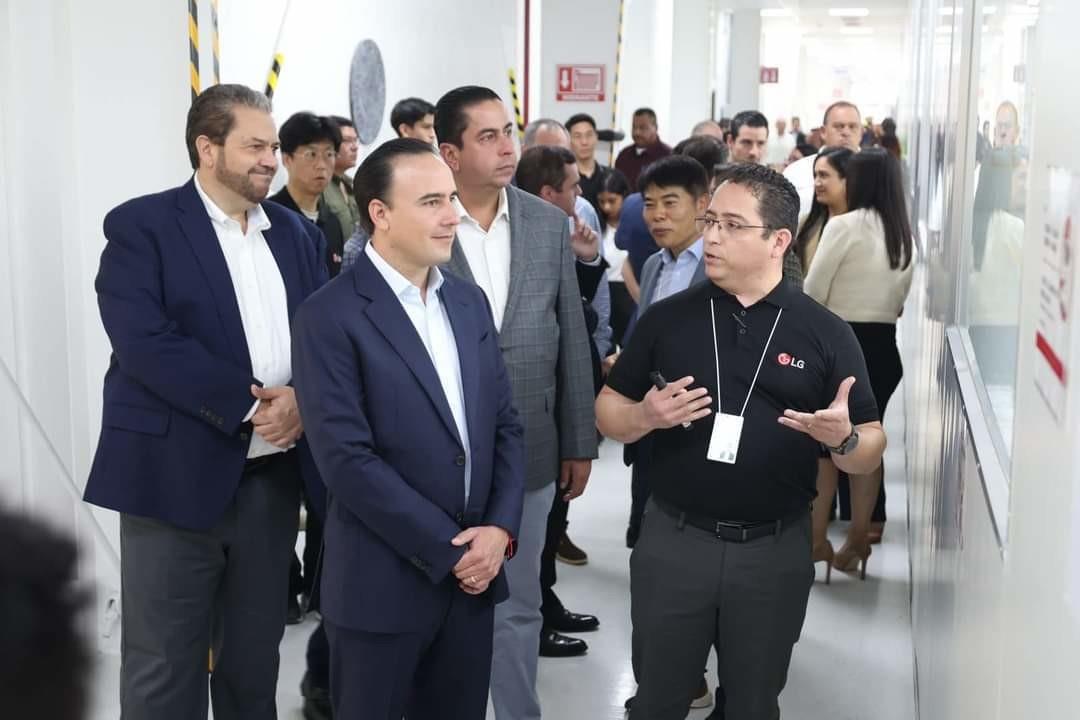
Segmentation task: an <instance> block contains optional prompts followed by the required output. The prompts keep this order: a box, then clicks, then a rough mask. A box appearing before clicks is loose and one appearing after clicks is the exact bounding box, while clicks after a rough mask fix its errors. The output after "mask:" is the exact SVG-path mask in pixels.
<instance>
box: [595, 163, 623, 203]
mask: <svg viewBox="0 0 1080 720" xmlns="http://www.w3.org/2000/svg"><path fill="white" fill-rule="evenodd" d="M600 192H602V193H615V194H616V195H622V196H623V197H626V196H627V195H629V194H630V181H629V180H627V179H626V176H625V175H623V174H622V172H621V171H620V170H619V169H618V168H611V172H609V173H608V174H607V177H605V178H604V184H603V185H602V186H601V187H600Z"/></svg>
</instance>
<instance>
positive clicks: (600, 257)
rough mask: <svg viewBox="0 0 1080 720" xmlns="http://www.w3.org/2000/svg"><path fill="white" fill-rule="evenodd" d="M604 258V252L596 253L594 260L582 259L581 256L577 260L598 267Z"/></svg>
mask: <svg viewBox="0 0 1080 720" xmlns="http://www.w3.org/2000/svg"><path fill="white" fill-rule="evenodd" d="M603 259H604V256H603V255H602V254H600V253H596V257H594V258H593V259H592V260H582V259H581V258H577V261H578V262H579V263H581V264H582V265H589V266H591V267H596V266H597V265H599V264H600V262H601V261H602V260H603Z"/></svg>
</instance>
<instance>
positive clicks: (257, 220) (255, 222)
mask: <svg viewBox="0 0 1080 720" xmlns="http://www.w3.org/2000/svg"><path fill="white" fill-rule="evenodd" d="M194 179H195V192H197V193H199V199H200V200H202V204H203V207H205V208H206V214H207V215H209V216H210V221H211V222H213V223H215V224H217V225H227V224H228V223H233V224H236V225H238V224H239V223H237V222H236V221H235V220H233V219H232V218H231V217H229V216H228V215H227V214H225V211H224V210H222V209H221V208H220V207H218V204H217V203H215V202H214V201H213V200H211V199H210V196H209V195H207V194H206V191H205V190H203V188H202V185H201V184H200V183H199V175H198V173H196V174H195V176H194ZM269 229H270V218H269V217H267V215H266V211H265V210H263V207H262V205H261V204H259V205H256V206H255V207H253V208H251V209H250V210H248V212H247V230H248V232H249V233H251V232H254V231H256V230H269Z"/></svg>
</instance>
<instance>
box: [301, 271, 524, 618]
mask: <svg viewBox="0 0 1080 720" xmlns="http://www.w3.org/2000/svg"><path fill="white" fill-rule="evenodd" d="M444 275H445V282H444V283H443V286H442V288H441V289H440V290H439V297H440V299H441V302H442V304H443V307H445V309H446V313H447V316H448V317H449V318H450V324H451V326H452V328H453V331H454V338H455V340H456V342H457V350H458V356H459V359H460V363H461V376H462V377H461V380H462V387H463V390H464V395H465V414H466V422H467V423H468V429H469V444H470V448H471V451H472V484H471V491H470V494H469V505H468V507H465V455H464V450H463V446H462V444H461V440H460V438H459V436H458V432H457V427H456V425H455V424H454V418H453V416H452V415H451V413H450V407H449V405H448V404H447V402H446V396H445V395H444V393H443V390H442V385H441V384H440V383H439V378H438V376H437V375H436V372H435V366H434V365H433V364H432V362H431V359H430V357H429V356H428V354H427V350H426V349H425V348H424V345H423V343H422V342H421V340H420V336H419V335H418V334H417V332H416V329H415V328H414V327H413V324H412V322H411V321H410V320H409V317H408V315H407V314H406V313H405V310H404V309H403V308H402V307H401V303H400V301H399V300H398V298H397V297H396V296H395V295H394V293H393V291H392V290H391V289H390V286H389V285H388V284H387V283H386V281H385V280H384V279H383V277H382V275H380V274H379V271H378V270H377V269H376V268H375V266H374V265H373V264H372V262H371V260H370V259H369V258H368V257H367V255H365V254H363V253H361V255H360V257H359V258H358V259H357V261H356V262H355V263H354V264H353V266H352V267H350V268H349V269H348V270H345V271H343V272H342V273H341V274H340V275H338V276H337V277H336V278H335V279H333V280H331V281H330V282H329V283H328V284H327V285H326V287H324V288H323V289H322V290H320V291H319V292H317V293H315V294H314V295H313V296H312V297H311V298H309V299H308V301H307V302H305V303H304V304H303V305H302V306H301V307H300V310H299V311H298V312H297V314H296V322H295V327H294V330H293V378H294V381H295V385H296V393H297V397H298V398H299V402H300V414H301V415H302V416H303V418H304V428H305V433H306V435H307V438H308V441H309V442H310V443H311V449H312V453H313V454H314V456H315V461H316V463H317V465H318V467H319V472H320V474H321V476H322V478H323V480H324V482H325V483H326V486H327V489H328V490H329V494H330V501H329V503H330V504H329V507H328V511H327V518H326V527H325V531H324V539H325V543H326V547H325V550H324V553H323V579H322V596H321V598H322V599H321V609H322V612H323V615H324V616H325V617H326V618H327V619H328V620H329V621H331V622H332V623H334V624H336V625H340V626H344V627H349V628H353V629H358V630H364V631H372V632H410V631H415V630H418V629H420V628H426V627H431V626H432V623H433V621H435V620H436V619H437V618H441V617H445V614H446V612H447V609H448V603H449V602H450V600H451V599H452V598H453V597H454V593H462V592H463V591H462V590H460V589H459V588H458V587H457V582H456V580H455V579H454V576H453V574H452V573H451V570H452V569H453V567H454V566H455V565H456V564H457V563H458V561H459V560H460V559H461V557H462V555H463V554H464V548H457V547H454V546H453V545H451V544H450V541H451V540H452V539H453V538H454V536H456V535H457V534H458V533H460V532H461V531H462V530H463V529H464V528H467V527H471V526H477V525H496V526H498V527H501V528H503V529H504V530H506V531H507V532H509V533H510V535H511V536H513V537H516V536H517V533H518V526H519V524H520V522H521V510H522V501H523V499H524V486H525V450H524V441H523V433H524V430H523V428H522V425H521V423H520V422H519V420H518V414H517V411H516V410H515V409H514V407H513V404H512V402H511V396H510V382H509V379H508V377H507V374H506V368H505V367H504V365H503V359H502V353H501V351H500V350H499V343H498V336H497V333H496V331H495V327H494V325H493V323H492V320H491V311H490V309H489V308H488V305H487V300H486V299H485V297H484V295H483V293H482V292H481V290H480V289H479V288H478V287H476V286H475V285H472V284H469V283H466V282H464V281H462V280H460V279H457V278H455V277H454V276H452V275H450V274H446V273H444ZM510 562H513V560H510ZM507 591H508V590H507V584H506V579H505V577H504V574H500V575H499V577H498V578H496V580H495V581H493V582H492V583H491V586H490V587H489V589H488V591H487V592H486V593H484V594H483V595H481V596H478V597H477V600H476V601H477V602H488V603H490V602H492V601H494V602H499V601H500V600H502V599H505V597H506V596H507Z"/></svg>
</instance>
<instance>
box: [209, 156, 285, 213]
mask: <svg viewBox="0 0 1080 720" xmlns="http://www.w3.org/2000/svg"><path fill="white" fill-rule="evenodd" d="M219 159H220V161H221V162H218V163H215V165H214V179H215V180H217V181H218V182H219V183H221V184H222V185H224V186H225V187H227V188H229V189H230V190H232V191H233V192H234V193H236V194H237V195H239V196H240V197H242V198H244V199H245V200H247V201H248V202H252V203H256V204H258V203H261V202H262V201H263V200H265V199H266V196H267V195H268V194H269V192H270V185H269V183H268V184H267V185H266V189H265V190H262V189H259V188H257V187H255V183H253V182H252V181H251V176H252V175H272V174H271V173H267V172H264V171H262V170H259V169H257V168H255V169H252V170H249V171H248V172H246V173H245V172H233V171H232V170H230V169H229V167H228V163H227V161H226V160H225V153H224V152H222V153H221V155H219Z"/></svg>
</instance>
